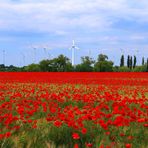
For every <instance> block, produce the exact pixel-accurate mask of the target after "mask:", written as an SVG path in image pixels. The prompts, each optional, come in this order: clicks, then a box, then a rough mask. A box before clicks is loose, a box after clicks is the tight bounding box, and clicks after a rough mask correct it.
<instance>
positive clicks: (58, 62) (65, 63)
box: [54, 54, 73, 72]
mask: <svg viewBox="0 0 148 148" xmlns="http://www.w3.org/2000/svg"><path fill="white" fill-rule="evenodd" d="M54 62H55V67H56V68H57V71H61V72H62V71H63V72H64V71H67V70H68V69H69V70H72V69H73V68H72V64H71V63H70V60H69V58H67V57H66V56H64V55H62V54H61V55H59V56H58V57H57V58H55V59H54Z"/></svg>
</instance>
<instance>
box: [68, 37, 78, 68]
mask: <svg viewBox="0 0 148 148" xmlns="http://www.w3.org/2000/svg"><path fill="white" fill-rule="evenodd" d="M69 49H70V50H71V51H72V66H74V65H75V49H79V48H78V47H77V46H75V41H74V40H73V41H72V46H71V48H69Z"/></svg>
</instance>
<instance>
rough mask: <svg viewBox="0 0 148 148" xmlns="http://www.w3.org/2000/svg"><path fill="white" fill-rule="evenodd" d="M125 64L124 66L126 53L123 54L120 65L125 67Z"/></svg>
mask: <svg viewBox="0 0 148 148" xmlns="http://www.w3.org/2000/svg"><path fill="white" fill-rule="evenodd" d="M123 66H124V55H122V56H121V59H120V67H123Z"/></svg>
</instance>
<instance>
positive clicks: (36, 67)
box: [24, 63, 41, 72]
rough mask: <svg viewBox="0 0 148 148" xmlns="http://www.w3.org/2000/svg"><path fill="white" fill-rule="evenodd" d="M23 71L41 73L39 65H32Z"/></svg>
mask: <svg viewBox="0 0 148 148" xmlns="http://www.w3.org/2000/svg"><path fill="white" fill-rule="evenodd" d="M24 70H25V71H30V72H31V71H33V72H37V71H41V69H40V67H39V65H38V64H34V63H33V64H30V65H28V66H26V67H24Z"/></svg>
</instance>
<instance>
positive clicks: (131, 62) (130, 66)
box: [129, 56, 133, 69]
mask: <svg viewBox="0 0 148 148" xmlns="http://www.w3.org/2000/svg"><path fill="white" fill-rule="evenodd" d="M129 63H130V65H129V68H130V69H132V67H133V58H132V56H131V57H130V61H129Z"/></svg>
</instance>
